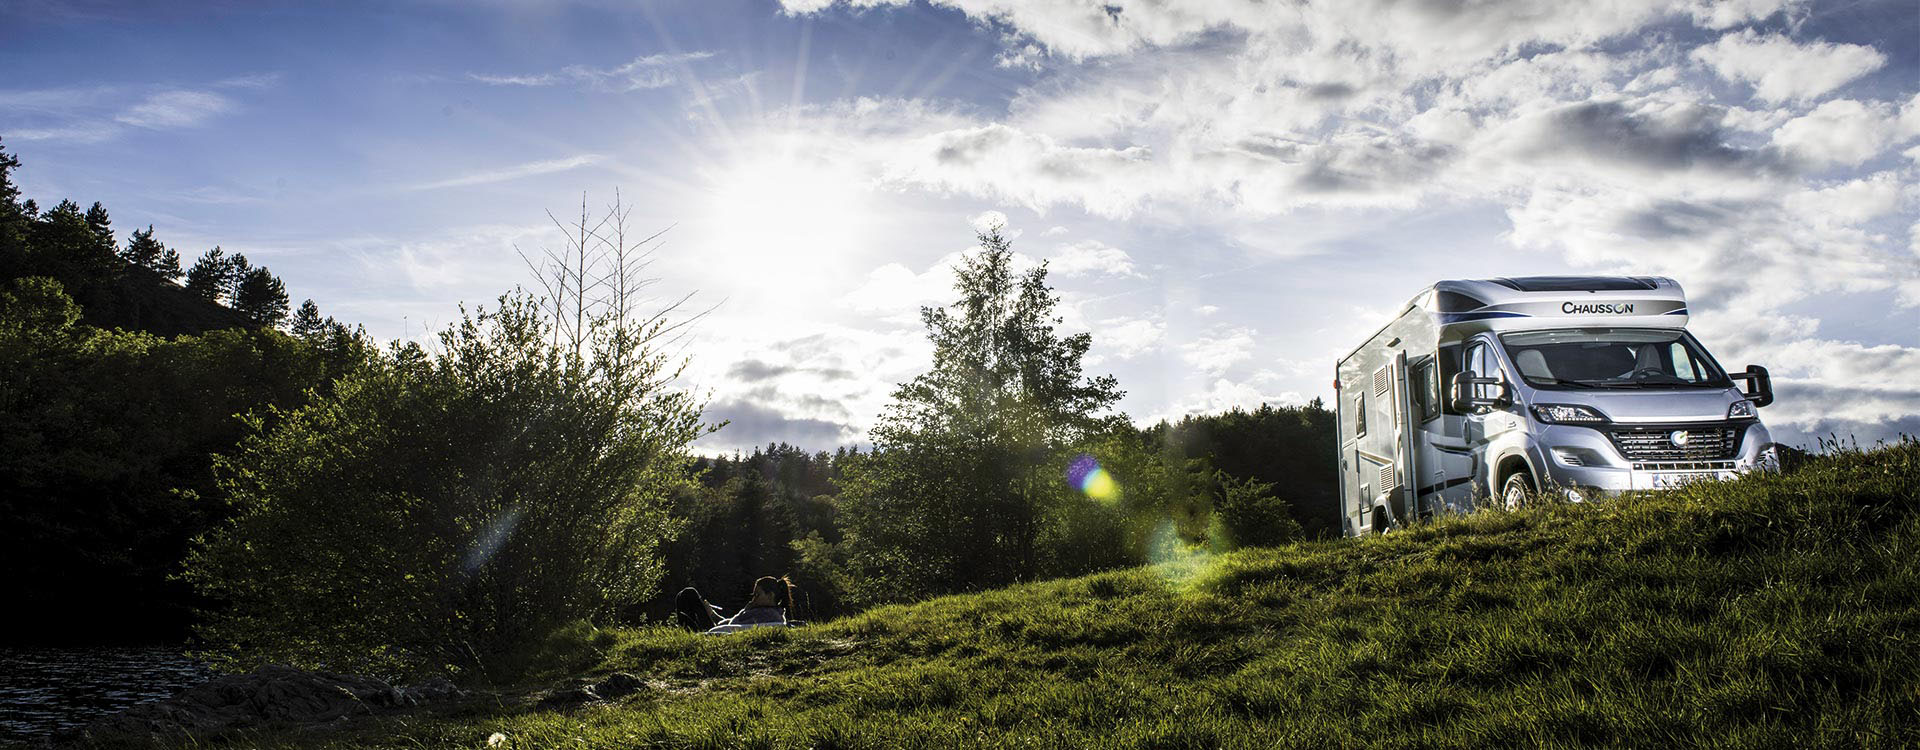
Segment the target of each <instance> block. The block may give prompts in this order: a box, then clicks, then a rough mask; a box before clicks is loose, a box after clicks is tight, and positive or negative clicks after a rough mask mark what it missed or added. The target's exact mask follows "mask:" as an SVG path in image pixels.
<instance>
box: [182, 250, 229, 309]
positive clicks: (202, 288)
mask: <svg viewBox="0 0 1920 750" xmlns="http://www.w3.org/2000/svg"><path fill="white" fill-rule="evenodd" d="M226 281H227V254H226V251H224V250H221V249H220V248H218V247H216V248H214V249H212V250H208V251H207V252H206V254H204V255H201V256H200V259H199V260H196V261H194V262H193V267H192V268H189V269H187V291H189V292H193V293H194V294H197V295H200V298H201V299H204V300H206V301H208V302H219V301H220V297H221V295H222V294H223V293H225V291H226Z"/></svg>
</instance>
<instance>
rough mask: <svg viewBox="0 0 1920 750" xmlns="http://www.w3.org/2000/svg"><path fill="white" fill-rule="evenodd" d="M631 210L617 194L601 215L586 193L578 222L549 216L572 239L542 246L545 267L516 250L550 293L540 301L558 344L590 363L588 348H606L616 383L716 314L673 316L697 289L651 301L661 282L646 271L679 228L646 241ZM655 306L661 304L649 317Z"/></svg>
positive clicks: (606, 360)
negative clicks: (634, 227)
mask: <svg viewBox="0 0 1920 750" xmlns="http://www.w3.org/2000/svg"><path fill="white" fill-rule="evenodd" d="M632 213H633V207H632V206H630V205H628V204H627V203H626V202H625V201H624V200H623V198H622V197H621V195H620V191H619V190H617V189H616V190H615V191H614V193H613V202H612V203H611V204H608V206H607V208H606V210H605V212H604V213H600V214H598V215H596V214H594V213H593V212H592V211H591V210H590V209H589V208H588V204H587V194H586V193H581V194H580V216H579V218H578V219H570V220H569V221H561V220H560V218H559V217H558V216H555V215H554V214H553V212H552V211H548V212H547V218H548V220H550V221H552V222H553V225H554V226H555V227H556V228H558V229H559V230H560V233H561V235H562V236H564V237H565V238H566V242H565V244H564V245H563V246H561V247H560V248H558V249H554V248H541V250H540V255H541V259H540V260H539V261H538V262H536V261H534V260H533V258H532V257H530V256H528V254H527V253H526V251H524V250H521V249H520V248H519V246H518V245H516V246H514V250H515V251H516V252H518V253H519V254H520V259H521V261H523V262H525V263H526V264H527V269H528V270H530V271H532V272H533V276H534V279H535V280H536V281H538V282H539V283H540V286H541V288H542V289H543V290H544V291H545V293H546V294H545V297H544V298H543V299H542V300H541V304H542V309H543V310H544V311H545V312H546V314H547V315H548V317H549V318H550V319H551V320H552V321H553V344H554V346H555V347H556V348H561V349H563V350H564V351H567V352H569V353H570V354H571V355H572V356H573V357H574V358H575V359H576V360H580V359H583V358H584V357H585V355H586V354H587V352H586V350H587V348H589V347H595V346H604V347H607V349H608V350H609V353H612V354H613V355H614V356H612V357H609V358H603V359H601V361H602V362H604V364H603V365H602V367H604V368H605V372H603V373H602V374H603V375H606V376H609V377H611V378H613V379H615V380H620V379H624V378H625V377H627V376H628V375H629V374H630V372H631V371H632V369H633V367H634V365H635V364H637V363H636V362H635V358H637V357H641V356H643V355H644V354H645V353H658V352H660V351H661V350H662V349H665V348H669V347H672V346H674V345H676V344H678V343H680V342H681V340H682V339H683V338H684V337H685V336H686V334H687V332H688V329H689V326H691V325H692V324H693V323H694V322H696V321H698V320H699V319H700V318H703V317H705V316H706V315H707V314H708V313H710V312H712V311H713V309H714V308H712V307H709V308H707V309H705V310H702V311H699V312H697V313H694V314H691V315H688V316H686V317H685V318H683V319H681V320H677V321H673V320H671V316H673V315H674V314H675V313H676V312H679V311H681V308H683V307H685V306H686V304H687V303H688V302H689V301H691V300H692V299H693V296H694V295H695V294H696V293H697V291H696V292H688V293H687V294H685V295H683V296H681V297H679V298H677V299H672V300H664V301H663V300H655V299H654V298H652V297H650V296H648V294H647V292H648V290H649V289H650V288H652V287H653V286H654V285H656V284H658V283H659V282H660V279H659V278H658V277H654V276H648V275H647V269H648V268H649V267H650V266H652V265H653V262H654V260H655V254H656V253H657V252H658V251H659V250H660V248H661V247H663V246H664V245H665V244H666V243H665V239H664V238H665V236H666V233H667V232H668V231H669V230H671V229H672V228H673V227H671V226H669V227H667V228H665V229H661V230H659V231H656V232H654V233H652V234H649V235H646V236H644V237H639V236H638V235H636V234H634V233H631V232H630V229H629V221H628V220H629V218H630V216H631V215H632ZM653 302H659V303H660V304H658V305H657V306H653V307H652V309H651V312H647V311H646V310H647V309H648V307H649V303H653ZM649 369H650V368H649ZM662 374H664V373H662ZM667 377H668V379H671V375H667Z"/></svg>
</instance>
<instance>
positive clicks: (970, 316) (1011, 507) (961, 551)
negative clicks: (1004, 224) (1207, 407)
mask: <svg viewBox="0 0 1920 750" xmlns="http://www.w3.org/2000/svg"><path fill="white" fill-rule="evenodd" d="M979 240H980V251H979V252H978V253H976V254H974V255H972V256H970V257H968V258H967V259H966V260H965V261H964V262H963V263H962V264H961V266H960V267H959V268H958V269H956V283H955V291H956V292H958V294H959V299H958V300H957V301H956V302H955V303H954V304H953V305H952V306H951V308H922V310H921V319H922V320H923V321H924V322H925V323H926V326H927V336H928V339H929V340H930V341H931V342H932V344H933V349H934V354H933V363H932V367H931V369H929V371H928V372H927V373H925V374H923V375H921V376H919V377H916V378H914V379H913V380H912V381H911V382H909V383H906V384H903V385H901V386H900V387H899V389H897V390H896V391H895V392H894V395H893V402H892V404H890V405H889V406H888V408H887V412H886V413H885V414H884V415H883V416H882V418H881V421H880V423H879V424H878V425H877V426H876V427H874V429H873V432H872V437H873V442H874V449H875V450H874V453H873V455H872V456H871V457H870V458H869V459H868V460H865V461H862V462H859V463H858V464H856V465H855V467H854V468H853V469H852V470H850V471H849V472H848V474H847V477H846V480H845V482H844V486H843V489H842V492H841V495H840V506H841V518H842V519H843V521H844V528H845V530H846V534H847V539H846V544H847V559H848V564H849V573H850V576H849V580H850V581H851V582H852V583H853V585H854V587H855V588H854V590H853V591H850V592H849V594H850V596H852V597H853V598H855V600H856V601H857V602H859V603H863V604H866V603H875V602H887V601H901V600H906V599H912V598H918V597H923V596H928V595H932V594H938V593H943V592H951V591H961V590H967V589H972V588H981V587H989V586H999V585H1004V584H1007V583H1011V582H1014V581H1022V580H1033V579H1035V578H1037V577H1040V576H1045V575H1057V574H1060V573H1069V572H1084V570H1085V568H1083V567H1080V566H1081V565H1084V564H1086V562H1085V561H1084V560H1081V561H1074V560H1067V559H1051V558H1050V557H1049V555H1048V552H1049V550H1050V548H1049V547H1048V546H1047V544H1048V541H1049V539H1050V538H1054V537H1059V536H1060V535H1061V534H1069V535H1070V536H1076V537H1077V536H1079V535H1080V534H1081V533H1082V532H1084V531H1086V530H1087V529H1088V528H1090V527H1088V526H1087V525H1086V524H1080V525H1078V526H1075V527H1074V530H1073V531H1072V532H1071V533H1069V532H1068V531H1067V529H1066V527H1063V526H1062V525H1061V524H1062V523H1063V522H1065V521H1068V520H1074V521H1076V522H1077V521H1081V520H1087V519H1084V518H1081V516H1082V515H1085V514H1084V513H1081V512H1079V511H1075V510H1072V509H1070V508H1069V507H1068V506H1069V505H1071V504H1072V503H1076V502H1078V503H1085V502H1090V501H1088V500H1085V499H1084V498H1081V497H1079V496H1078V495H1075V494H1073V493H1071V492H1070V491H1069V489H1068V488H1067V487H1066V483H1065V481H1064V480H1063V475H1064V472H1065V468H1066V465H1067V462H1068V460H1069V459H1070V458H1071V457H1072V455H1073V453H1072V451H1071V450H1070V449H1071V447H1072V446H1074V445H1075V444H1077V443H1080V442H1083V441H1086V440H1090V439H1093V438H1094V437H1096V436H1098V435H1099V434H1102V433H1103V432H1107V431H1112V430H1115V429H1117V428H1118V427H1121V426H1124V419H1123V418H1121V417H1118V416H1106V417H1102V416H1101V413H1102V412H1104V411H1105V410H1107V409H1108V408H1109V407H1110V406H1111V405H1112V404H1113V403H1114V402H1115V401H1118V400H1119V398H1120V395H1121V392H1120V390H1119V389H1118V388H1117V387H1116V385H1115V383H1114V380H1113V378H1112V377H1108V376H1102V377H1095V378H1085V377H1083V376H1082V375H1081V359H1082V358H1083V357H1084V356H1085V355H1086V352H1087V348H1088V347H1089V346H1090V345H1091V339H1090V338H1089V337H1088V336H1087V335H1086V334H1077V335H1073V336H1068V337H1065V338H1062V337H1060V336H1059V335H1058V334H1057V333H1056V332H1055V330H1054V326H1056V325H1058V324H1059V322H1060V319H1059V318H1058V317H1056V316H1055V315H1054V306H1055V305H1056V304H1057V303H1058V301H1059V300H1058V298H1057V297H1055V296H1054V295H1053V293H1052V291H1051V290H1050V289H1049V288H1048V287H1047V285H1046V267H1045V266H1044V265H1042V266H1040V267H1038V268H1035V269H1033V270H1031V271H1028V272H1026V273H1024V274H1020V275H1018V276H1016V275H1015V274H1014V273H1013V271H1012V259H1013V250H1012V248H1011V245H1010V243H1009V241H1008V240H1007V238H1006V237H1005V236H1003V235H1002V234H1001V233H1000V231H999V229H998V228H994V229H990V230H988V231H986V232H983V233H982V234H981V235H980V237H979Z"/></svg>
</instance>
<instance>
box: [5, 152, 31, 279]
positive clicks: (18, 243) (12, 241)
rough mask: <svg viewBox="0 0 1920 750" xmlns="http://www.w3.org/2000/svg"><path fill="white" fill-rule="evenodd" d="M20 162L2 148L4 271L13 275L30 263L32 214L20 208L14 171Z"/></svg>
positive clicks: (18, 189) (18, 191) (18, 190)
mask: <svg viewBox="0 0 1920 750" xmlns="http://www.w3.org/2000/svg"><path fill="white" fill-rule="evenodd" d="M19 166H20V160H19V159H18V158H16V157H15V156H14V155H13V154H9V153H7V150H6V148H5V146H0V268H4V269H7V271H6V273H8V274H12V273H14V272H15V270H16V269H21V268H24V267H25V265H26V261H27V232H28V231H29V218H30V215H29V214H28V213H27V211H26V209H25V208H24V207H22V206H21V205H20V188H18V187H15V186H14V184H13V170H15V169H17V168H19Z"/></svg>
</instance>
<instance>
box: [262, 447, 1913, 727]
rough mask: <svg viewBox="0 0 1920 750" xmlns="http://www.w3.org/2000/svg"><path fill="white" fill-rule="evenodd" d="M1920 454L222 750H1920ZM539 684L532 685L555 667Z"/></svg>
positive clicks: (1324, 550)
mask: <svg viewBox="0 0 1920 750" xmlns="http://www.w3.org/2000/svg"><path fill="white" fill-rule="evenodd" d="M1917 506H1920V443H1916V442H1913V441H1908V442H1904V443H1902V444H1899V445H1895V446H1891V447H1885V448H1882V449H1878V450H1874V451H1866V452H1860V451H1848V452H1841V453H1839V454H1836V455H1830V456H1825V457H1819V458H1815V459H1813V460H1811V461H1810V462H1809V463H1808V464H1807V465H1806V466H1804V467H1801V468H1799V469H1796V470H1794V471H1792V472H1790V473H1788V474H1786V475H1780V476H1759V477H1749V478H1746V479H1743V480H1741V481H1738V482H1732V483H1725V484H1704V485H1698V486H1694V487H1691V488H1688V489H1686V490H1683V491H1677V492H1672V493H1667V494H1660V495H1635V496H1628V497H1623V498H1619V499H1617V500H1613V501H1609V502H1605V503H1599V504H1591V505H1580V506H1570V505H1556V506H1548V507H1542V508H1537V509H1530V510H1525V511H1521V512H1516V513H1505V512H1487V513H1482V514H1477V515H1473V516H1468V517H1462V518H1456V519H1453V520H1448V521H1445V522H1441V523H1436V524H1432V525H1430V526H1426V527H1423V528H1419V529H1415V530H1412V531H1409V532H1402V533H1395V534H1391V535H1388V536H1385V537H1380V538H1372V539H1365V540H1353V541H1337V542H1315V543H1304V544H1298V545H1294V546H1289V547H1284V548H1279V549H1267V550H1252V551H1245V552H1241V553H1236V554H1232V555H1227V556H1224V557H1218V558H1208V557H1205V556H1201V555H1191V556H1181V557H1179V558H1178V559H1175V560H1172V561H1169V562H1168V563H1165V564H1162V565H1157V566H1153V567H1147V568H1140V569H1134V570H1127V571H1120V572H1113V573H1108V574H1102V575H1096V576H1090V577H1087V578H1081V579H1076V580H1065V581H1054V582H1046V583H1039V584H1033V585H1025V586H1016V587H1012V588H1008V589H1004V590H998V591H989V592H984V593H979V594H974V595H967V596H954V597H947V598H942V599H937V600H933V601H929V602H925V603H922V604H917V605H912V606H902V607H889V608H884V609H879V610H875V611H871V612H869V613H866V614H864V615H861V616H858V617H854V618H849V619H846V620H842V621H838V622H834V623H831V624H826V625H821V626H815V627H809V628H801V629H795V630H791V631H759V632H750V633H747V634H742V635H734V636H728V637H704V636H693V635H684V634H680V633H676V632H671V631H667V630H642V631H620V632H612V633H602V634H600V635H599V636H597V637H595V638H592V639H590V641H589V642H590V643H592V644H593V645H594V646H595V647H596V649H597V651H595V652H594V655H593V657H592V658H593V659H595V660H597V661H598V663H597V664H596V665H595V666H593V667H592V668H591V669H589V670H587V671H589V672H593V673H605V672H610V671H615V670H618V671H627V672H631V673H633V674H635V675H638V676H640V677H641V678H643V679H644V680H647V681H648V682H649V683H650V687H649V688H648V689H646V690H642V691H641V692H639V693H637V694H635V695H632V696H629V697H627V698H625V699H623V700H621V701H617V702H614V703H611V704H601V705H589V706H586V707H583V708H574V709H567V710H542V709H538V708H532V707H526V706H529V705H530V704H525V703H522V704H520V705H521V706H522V707H515V704H514V703H513V702H512V701H502V702H497V703H493V704H491V705H489V706H484V707H482V706H469V707H466V708H464V709H462V710H460V711H458V712H455V713H452V714H440V715H425V714H419V715H413V716H408V717H395V718H387V719H383V720H380V721H379V722H377V723H368V724H364V725H361V726H358V727H355V728H351V729H348V730H345V731H342V732H326V733H314V732H297V733H292V732H290V733H285V734H275V733H253V734H248V735H245V736H242V737H239V738H235V739H236V740H237V743H236V744H238V745H242V746H269V747H274V746H288V747H368V746H383V747H409V748H418V747H480V746H484V744H485V742H486V739H487V738H488V736H489V735H490V734H492V733H494V732H500V733H502V734H503V735H505V736H506V738H507V742H506V746H510V747H517V748H534V747H541V748H544V747H712V748H731V747H820V748H833V747H901V746H919V747H950V746H991V747H1263V748H1264V747H1353V748H1360V747H1368V748H1373V747H1489V746H1607V747H1617V746H1637V747H1899V746H1913V745H1914V744H1915V743H1920V608H1917V607H1920V563H1916V560H1920V520H1916V518H1917V517H1920V514H1916V509H1917ZM556 663H558V662H556Z"/></svg>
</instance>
